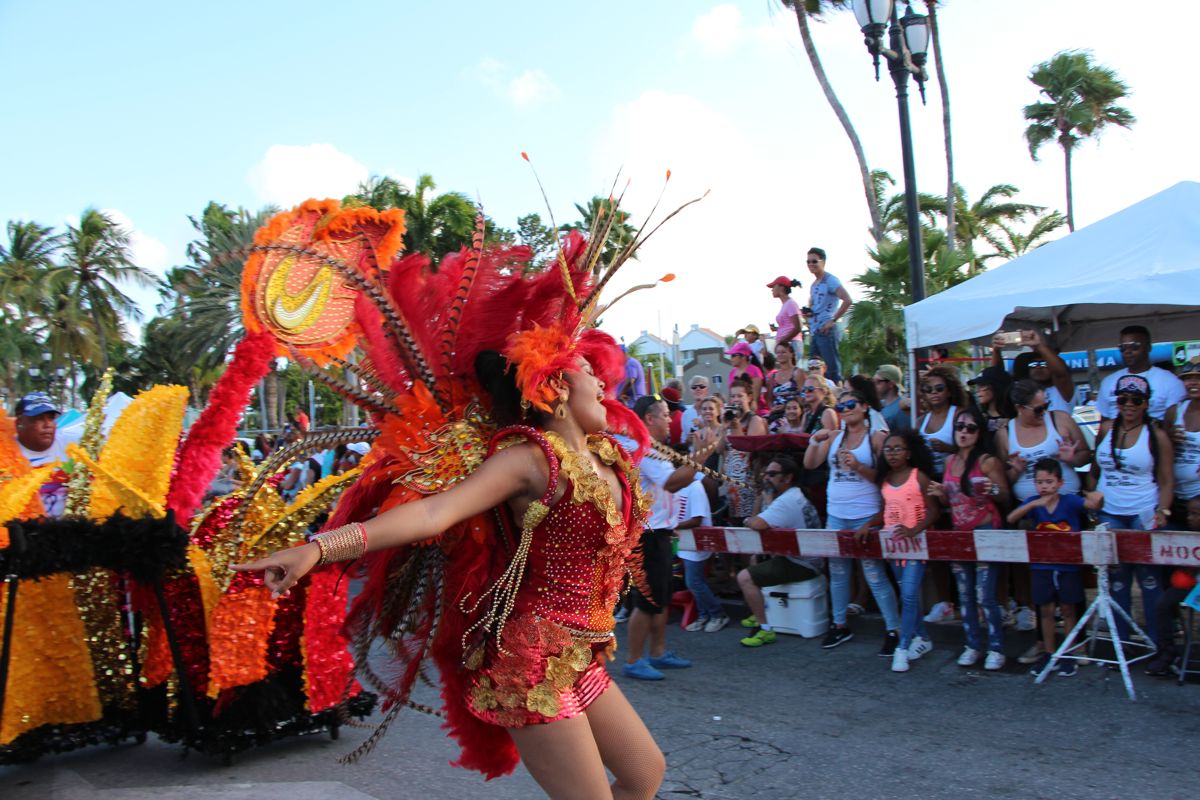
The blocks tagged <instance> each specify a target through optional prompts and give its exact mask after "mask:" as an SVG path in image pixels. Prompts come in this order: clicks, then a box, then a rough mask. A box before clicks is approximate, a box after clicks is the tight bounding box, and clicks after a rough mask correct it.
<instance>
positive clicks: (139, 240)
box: [72, 208, 171, 275]
mask: <svg viewBox="0 0 1200 800" xmlns="http://www.w3.org/2000/svg"><path fill="white" fill-rule="evenodd" d="M101 211H102V212H103V213H104V214H105V215H106V216H107V217H108V218H109V219H111V220H112V221H113V222H115V223H117V224H118V225H120V226H121V227H122V228H124V229H125V230H126V231H128V232H129V242H130V250H131V251H132V253H133V263H135V264H137V265H138V266H139V267H142V268H144V269H148V270H150V271H151V272H153V273H155V274H157V275H162V274H165V273H166V271H167V267H169V266H171V256H170V253H169V252H168V250H167V246H166V245H165V244H163V243H162V242H160V241H159V240H158V239H155V238H154V237H153V236H151V235H150V234H148V233H146V232H145V231H141V230H138V227H137V226H136V225H134V224H133V220H132V219H130V218H129V215H128V214H125V213H124V212H122V211H118V210H117V209H115V208H105V209H101ZM72 224H78V220H76V221H74V222H73V223H72Z"/></svg>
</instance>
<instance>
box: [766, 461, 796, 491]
mask: <svg viewBox="0 0 1200 800" xmlns="http://www.w3.org/2000/svg"><path fill="white" fill-rule="evenodd" d="M772 461H774V462H775V463H776V464H778V465H779V471H780V472H782V473H783V474H784V475H787V476H788V477H789V478H791V479H792V485H793V486H795V485H797V484H796V479H797V478H799V477H800V465H799V464H797V463H796V459H794V458H792V457H790V456H780V455H776V456H772V457H771V458H770V459H769V460H768V461H767V463H768V464H770V463H771V462H772Z"/></svg>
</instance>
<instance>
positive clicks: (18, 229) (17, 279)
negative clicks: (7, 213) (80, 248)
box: [0, 220, 62, 330]
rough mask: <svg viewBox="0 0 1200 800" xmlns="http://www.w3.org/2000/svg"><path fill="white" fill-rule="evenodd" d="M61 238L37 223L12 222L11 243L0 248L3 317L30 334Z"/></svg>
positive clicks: (0, 305)
mask: <svg viewBox="0 0 1200 800" xmlns="http://www.w3.org/2000/svg"><path fill="white" fill-rule="evenodd" d="M61 246H62V236H61V235H60V234H55V233H54V229H53V228H51V227H48V226H44V225H39V224H37V223H36V222H22V221H19V220H17V221H9V223H8V243H7V244H6V245H0V314H3V315H5V316H9V317H11V320H12V322H13V323H15V324H17V325H19V326H21V327H22V328H23V329H25V330H28V329H29V328H30V327H31V326H32V324H33V323H34V322H35V317H34V315H33V312H34V311H35V309H36V307H37V305H38V301H39V300H40V298H41V297H43V296H44V293H45V291H46V277H47V275H48V274H49V272H50V268H51V267H53V266H54V256H55V254H56V253H57V252H58V250H59V248H60V247H61Z"/></svg>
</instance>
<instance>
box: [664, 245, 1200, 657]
mask: <svg viewBox="0 0 1200 800" xmlns="http://www.w3.org/2000/svg"><path fill="white" fill-rule="evenodd" d="M808 266H809V269H810V271H811V272H812V273H813V276H814V278H815V281H814V284H813V286H812V288H811V292H810V294H809V298H810V299H809V305H808V306H803V307H802V306H799V305H798V304H797V302H796V301H795V300H793V299H792V292H793V290H794V289H796V288H798V287H799V286H800V282H799V281H797V280H793V279H791V278H789V277H787V276H780V277H779V278H777V279H775V280H774V281H772V282H771V283H770V284H768V287H769V288H770V290H771V293H772V295H773V297H775V298H776V299H777V300H779V301H780V310H779V314H778V316H777V317H776V322H775V324H774V325H772V328H773V329H774V330H775V333H776V340H775V342H774V343H773V344H772V343H771V342H768V341H764V339H763V337H762V336H761V335H760V333H759V330H758V328H757V327H756V326H754V325H747V326H745V327H744V328H743V329H742V330H740V331H738V333H737V336H738V337H739V338H738V339H737V340H736V341H735V343H734V344H733V345H732V346H730V347H729V349H728V350H727V351H726V354H727V355H728V357H729V359H730V363H731V365H732V369H731V370H730V372H729V375H728V379H727V381H726V383H725V385H726V387H727V391H728V395H727V396H724V397H723V396H721V395H720V393H719V392H717V391H716V390H715V388H714V387H713V386H712V385H710V381H709V379H707V378H703V377H697V378H694V379H692V380H691V381H690V383H689V385H688V386H687V387H686V389H687V390H688V391H690V396H687V395H686V394H685V387H684V386H683V385H682V384H680V383H679V382H672V383H668V384H667V386H665V387H664V389H663V390H662V393H661V395H655V396H654V397H655V398H657V399H661V400H663V401H665V404H666V406H667V411H668V413H669V414H670V416H671V417H672V425H671V426H670V438H669V441H670V443H671V444H672V445H674V446H675V447H677V448H678V449H680V450H681V451H689V450H690V451H692V452H697V451H701V450H703V454H704V463H705V466H708V467H710V468H713V469H716V470H718V471H719V472H721V473H724V475H725V476H726V477H727V478H729V479H732V480H730V481H728V482H725V483H722V482H721V481H719V480H716V479H714V478H713V477H705V476H702V475H699V474H698V475H697V476H696V478H695V481H694V483H693V484H692V485H690V486H689V487H688V490H687V492H686V495H687V499H686V500H685V501H679V503H677V505H678V509H677V511H678V513H677V514H676V515H675V517H674V519H673V524H675V525H676V527H677V528H688V527H695V526H697V525H707V524H710V522H711V524H715V525H724V526H735V527H736V526H748V527H751V528H766V527H798V528H813V527H823V528H825V529H830V530H850V531H855V532H856V534H857V535H858V536H859V537H866V536H869V535H872V534H873V533H874V532H875V531H879V530H883V531H884V534H885V535H890V536H893V537H914V536H918V535H920V533H921V532H922V531H924V530H926V529H927V528H930V527H933V528H940V529H944V530H974V529H981V528H982V529H1003V528H1008V527H1014V526H1020V527H1031V528H1034V529H1039V530H1046V531H1078V530H1082V529H1085V528H1087V527H1089V526H1091V525H1094V524H1096V523H1097V522H1104V523H1107V524H1108V525H1109V526H1110V527H1111V528H1113V529H1119V530H1151V529H1158V528H1176V529H1180V530H1189V529H1190V530H1200V403H1198V402H1196V401H1197V400H1200V361H1198V360H1193V361H1191V362H1190V363H1187V364H1185V365H1182V366H1180V367H1177V368H1175V369H1170V368H1164V367H1163V366H1159V365H1152V364H1151V363H1150V361H1149V357H1150V349H1151V341H1152V340H1151V334H1150V332H1149V331H1148V330H1147V329H1146V328H1145V327H1143V326H1140V325H1131V326H1128V327H1126V328H1124V329H1123V330H1122V331H1121V332H1120V338H1119V341H1118V342H1117V345H1118V347H1119V350H1120V353H1121V355H1122V359H1123V361H1124V367H1123V368H1122V369H1120V370H1118V371H1116V372H1114V373H1112V374H1110V375H1108V376H1107V377H1106V378H1105V379H1104V380H1103V382H1102V383H1101V385H1100V387H1099V390H1098V392H1097V393H1096V395H1095V397H1096V410H1097V411H1098V412H1099V416H1100V421H1099V424H1098V426H1097V427H1096V428H1095V430H1089V431H1088V432H1087V433H1086V434H1085V431H1084V429H1083V428H1081V426H1080V424H1079V422H1077V421H1076V419H1075V417H1074V412H1075V411H1076V409H1075V407H1074V405H1073V403H1071V402H1070V399H1071V398H1073V397H1074V396H1075V387H1074V384H1073V381H1072V376H1071V374H1070V371H1069V369H1068V367H1067V365H1066V364H1065V363H1064V362H1063V360H1062V359H1061V358H1060V357H1059V355H1058V354H1057V352H1056V351H1055V350H1054V348H1053V347H1052V345H1051V344H1050V343H1049V342H1048V341H1047V340H1046V338H1044V337H1043V336H1042V335H1041V334H1040V333H1039V332H1037V331H1021V332H1019V333H1017V332H1014V333H1011V334H1004V335H1000V334H998V335H997V337H996V338H995V339H994V341H993V348H992V349H993V358H992V362H991V364H990V365H987V366H986V367H985V368H984V369H982V370H980V371H979V372H978V373H977V374H972V371H970V370H969V369H964V368H962V367H960V366H958V364H957V363H956V362H948V361H947V362H941V363H932V364H928V365H927V366H925V367H924V368H923V369H921V371H920V372H919V374H918V376H917V380H916V387H917V391H916V393H915V396H909V395H908V394H907V393H906V392H905V388H904V387H905V381H904V378H905V374H904V370H902V369H901V368H900V367H899V366H897V365H895V364H880V365H876V367H875V369H874V371H873V372H871V373H866V374H855V375H849V376H844V375H842V374H841V365H840V363H839V360H838V354H837V326H836V324H833V323H836V321H837V319H838V318H839V317H841V316H842V315H843V314H845V313H846V311H847V310H848V309H849V307H850V299H849V296H848V295H846V294H845V290H844V288H842V285H841V283H840V282H839V281H838V280H837V279H836V278H835V277H834V276H833V275H832V274H830V273H829V272H826V271H825V253H824V252H823V251H821V250H820V249H819V248H813V249H812V250H810V251H809V254H808ZM805 325H807V327H808V335H807V336H805V335H804V327H805ZM806 347H807V357H806V354H805V348H806ZM1012 348H1020V349H1024V350H1025V352H1022V353H1020V354H1019V355H1017V356H1016V357H1015V359H1013V360H1012V362H1011V364H1012V367H1011V370H1010V369H1008V368H1006V362H1007V358H1006V356H1005V352H1004V351H1005V350H1006V349H1008V350H1011V349H1012ZM768 353H770V355H768ZM966 363H971V362H966ZM914 406H915V408H914ZM914 418H915V423H913V422H912V421H911V420H913V419H914ZM768 434H806V435H807V437H808V438H807V440H806V443H805V440H804V439H798V440H793V439H789V438H788V437H782V438H781V439H780V440H778V443H777V448H778V449H774V450H772V451H771V452H769V453H765V454H764V453H761V452H757V448H752V447H748V446H744V445H743V446H742V447H741V448H739V446H735V445H736V444H737V443H739V442H742V441H743V440H739V439H737V437H744V436H764V435H768ZM798 461H799V462H801V463H797V462H798ZM780 504H782V505H780ZM696 509H700V512H699V513H692V512H693V511H696ZM681 558H682V559H683V561H684V568H685V579H686V584H687V586H688V587H689V589H690V590H691V591H692V593H693V595H695V598H696V602H697V608H698V612H699V616H698V618H697V619H696V620H695V621H694V622H693V623H692V624H691V625H689V626H688V628H687V630H689V631H693V632H698V631H709V632H715V631H717V630H720V629H721V628H723V627H724V625H725V624H726V622H727V621H728V620H727V619H726V618H725V615H724V611H723V610H722V609H721V607H720V604H719V603H717V602H715V598H714V596H713V593H712V591H711V588H710V587H709V586H708V584H707V583H706V580H705V576H706V574H707V576H708V579H709V580H712V581H718V580H720V578H721V577H723V576H721V575H719V574H717V570H716V569H715V568H713V567H712V566H711V565H712V561H713V560H710V559H708V557H707V555H706V554H697V553H682V554H681ZM716 561H724V562H730V563H732V567H731V569H736V571H735V572H732V573H730V576H732V575H736V581H737V585H738V587H739V588H740V589H741V590H742V594H743V597H744V599H745V601H746V603H747V605H748V607H749V609H750V612H751V613H750V616H749V617H747V619H745V620H743V622H742V624H743V625H744V626H745V627H746V628H748V629H749V630H750V631H751V632H750V633H749V634H748V635H747V636H746V638H744V639H742V644H743V645H745V646H747V647H761V646H763V645H766V644H770V643H772V642H774V641H775V634H774V631H772V629H771V627H770V625H769V624H768V622H767V620H766V619H765V617H764V615H763V601H762V588H763V587H765V586H771V585H776V584H779V583H788V582H794V581H798V580H804V579H805V578H806V577H813V576H815V575H817V574H821V573H824V574H826V575H827V576H828V578H829V587H830V591H829V596H830V602H831V605H832V609H831V610H832V615H831V616H832V624H831V626H830V628H829V631H828V633H827V634H826V636H825V638H824V640H823V641H822V646H823V647H825V648H829V649H832V648H835V647H837V646H838V645H840V644H841V643H842V642H845V641H847V640H849V639H850V638H852V637H853V636H854V631H853V628H852V626H851V618H852V617H853V616H854V615H855V614H856V613H860V612H861V611H862V609H863V607H864V606H865V605H867V604H869V603H870V599H868V593H869V597H870V598H871V599H873V601H874V604H875V605H876V606H877V607H878V610H879V612H880V614H881V615H882V617H883V621H884V628H885V634H884V641H883V642H882V646H881V648H880V653H879V654H880V655H881V656H884V657H887V658H889V659H890V663H891V668H892V669H893V670H894V671H897V672H904V671H907V670H908V669H909V668H910V664H911V663H912V662H913V661H915V660H917V659H920V658H921V657H922V656H923V655H925V654H926V653H927V652H929V650H930V649H931V648H932V647H933V645H932V642H931V639H930V637H929V636H928V633H927V630H926V628H925V625H926V624H927V623H931V622H935V621H949V620H952V619H958V620H959V621H961V625H962V629H963V647H962V651H961V654H960V655H959V657H958V663H959V664H960V665H962V666H964V667H966V666H974V665H977V664H979V663H980V662H982V666H983V668H984V669H987V670H998V669H1001V668H1003V667H1004V665H1005V663H1006V661H1007V660H1008V659H1010V658H1012V657H1014V656H1015V655H1016V654H1015V653H1010V652H1009V649H1010V648H1009V647H1007V646H1006V644H1005V638H1004V633H1005V629H1006V628H1009V627H1012V626H1014V625H1016V626H1017V627H1019V628H1020V629H1024V630H1032V629H1034V628H1035V627H1036V628H1037V629H1038V631H1039V634H1038V640H1037V644H1035V645H1034V647H1033V648H1031V649H1029V650H1028V651H1026V652H1023V653H1021V654H1020V656H1019V658H1020V661H1021V663H1024V664H1031V665H1032V671H1033V672H1034V673H1035V674H1040V673H1041V672H1042V671H1044V670H1047V669H1049V663H1050V653H1051V652H1052V651H1053V649H1054V646H1055V641H1056V639H1055V628H1056V626H1057V624H1058V621H1059V619H1061V620H1062V621H1063V622H1064V623H1065V624H1066V626H1067V630H1070V627H1071V626H1072V625H1073V623H1074V621H1075V620H1076V619H1077V618H1078V614H1079V613H1080V611H1081V608H1080V605H1081V604H1082V602H1083V601H1084V578H1085V575H1084V573H1082V571H1081V569H1080V568H1079V567H1078V566H1071V565H1061V564H1058V565H1056V564H1036V565H1019V564H1013V565H1007V564H989V563H977V562H962V563H950V564H941V563H937V562H930V563H929V564H926V562H923V561H919V560H914V559H892V560H887V561H885V560H873V559H867V560H858V561H856V560H853V559H843V558H834V559H829V560H828V563H827V564H825V563H820V562H819V560H817V561H814V560H811V559H808V560H805V559H791V560H789V559H786V558H782V559H781V558H780V557H775V558H766V559H762V560H761V561H760V562H759V563H754V564H750V565H746V566H745V567H744V568H741V565H737V564H736V563H733V562H734V559H732V558H725V559H716ZM889 573H890V574H889ZM1170 573H1171V570H1170V569H1168V568H1164V567H1160V566H1155V565H1149V564H1137V565H1131V564H1122V565H1119V566H1116V567H1113V568H1112V569H1111V570H1110V574H1111V586H1112V593H1113V596H1114V598H1115V599H1116V601H1117V602H1118V603H1119V604H1120V605H1121V606H1122V607H1123V608H1124V609H1125V610H1127V611H1132V609H1131V602H1132V597H1131V589H1132V583H1133V581H1134V580H1136V581H1137V582H1138V583H1139V585H1140V588H1141V598H1142V605H1143V608H1142V609H1141V613H1140V615H1139V616H1140V618H1141V619H1142V620H1143V621H1144V622H1143V624H1142V629H1143V630H1144V631H1145V632H1146V634H1148V637H1149V641H1147V642H1145V644H1147V645H1150V646H1152V647H1154V648H1157V653H1156V655H1155V657H1154V658H1153V659H1152V660H1150V661H1149V662H1148V664H1147V672H1149V673H1151V674H1166V673H1167V672H1168V670H1169V669H1170V667H1171V665H1172V662H1173V661H1174V660H1175V659H1176V657H1177V654H1178V653H1177V648H1176V645H1175V636H1176V630H1175V623H1174V621H1173V620H1174V616H1175V612H1176V610H1177V607H1178V604H1179V602H1180V600H1181V599H1182V596H1183V595H1184V594H1186V593H1187V591H1188V590H1189V589H1190V587H1191V586H1192V585H1194V584H1195V575H1194V574H1192V573H1191V571H1188V570H1177V571H1175V574H1170ZM1167 587H1170V588H1169V589H1168V590H1167V591H1164V589H1165V588H1167ZM1181 592H1182V594H1181ZM1034 609H1036V610H1037V613H1035V612H1034ZM1119 628H1120V634H1121V637H1122V638H1123V639H1125V640H1129V639H1130V637H1131V636H1132V634H1131V632H1130V631H1129V630H1128V629H1127V626H1126V625H1125V624H1124V622H1123V621H1122V622H1121V623H1120V624H1119ZM1055 671H1056V672H1057V673H1058V674H1059V675H1061V676H1069V675H1072V674H1074V661H1071V660H1067V661H1059V663H1058V664H1057V665H1056V667H1055Z"/></svg>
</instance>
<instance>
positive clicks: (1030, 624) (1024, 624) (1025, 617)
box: [1017, 606, 1037, 631]
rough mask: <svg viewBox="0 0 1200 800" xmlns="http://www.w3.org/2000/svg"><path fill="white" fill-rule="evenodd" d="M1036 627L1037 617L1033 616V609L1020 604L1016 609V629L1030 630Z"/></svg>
mask: <svg viewBox="0 0 1200 800" xmlns="http://www.w3.org/2000/svg"><path fill="white" fill-rule="evenodd" d="M1036 627H1037V619H1036V618H1035V617H1034V616H1033V610H1032V609H1030V608H1028V607H1026V606H1021V607H1020V608H1018V609H1017V630H1019V631H1031V630H1033V629H1034V628H1036Z"/></svg>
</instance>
